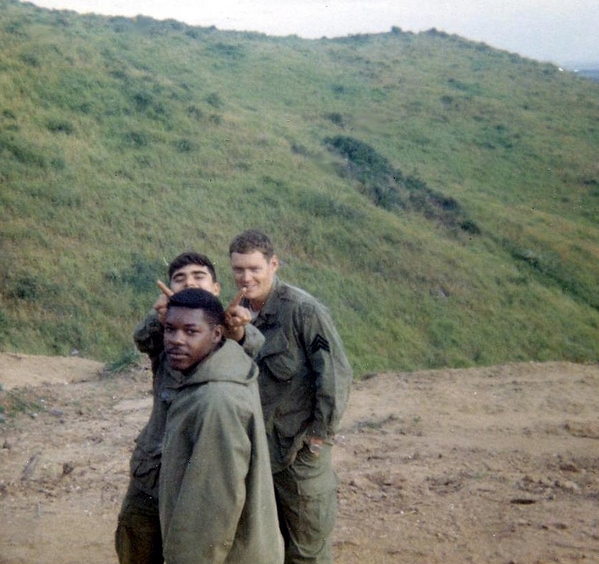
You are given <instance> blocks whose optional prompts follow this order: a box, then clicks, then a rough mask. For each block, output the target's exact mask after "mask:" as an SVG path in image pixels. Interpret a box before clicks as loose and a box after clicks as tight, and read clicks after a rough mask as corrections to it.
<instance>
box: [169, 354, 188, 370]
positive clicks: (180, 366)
mask: <svg viewBox="0 0 599 564" xmlns="http://www.w3.org/2000/svg"><path fill="white" fill-rule="evenodd" d="M168 365H169V366H170V367H171V368H172V369H173V370H179V371H182V370H187V368H189V367H190V366H191V363H190V362H189V359H188V358H187V357H184V356H175V357H173V356H169V357H168Z"/></svg>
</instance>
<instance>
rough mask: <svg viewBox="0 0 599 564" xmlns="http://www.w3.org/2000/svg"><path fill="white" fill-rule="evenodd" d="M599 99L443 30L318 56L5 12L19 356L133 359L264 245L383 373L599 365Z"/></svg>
mask: <svg viewBox="0 0 599 564" xmlns="http://www.w3.org/2000/svg"><path fill="white" fill-rule="evenodd" d="M598 146H599V84H596V83H594V82H592V81H589V80H585V79H582V78H579V77H577V76H576V75H574V74H572V73H567V72H559V70H558V69H557V68H556V67H553V66H551V65H547V64H541V63H537V62H535V61H531V60H527V59H523V58H521V57H519V56H516V55H513V54H510V53H506V52H502V51H497V50H494V49H491V48H489V47H488V46H486V45H484V44H479V43H472V42H468V41H465V40H463V39H461V38H459V37H456V36H449V35H446V34H444V33H440V32H437V31H435V30H430V31H429V32H426V33H421V34H412V33H404V32H402V31H401V30H400V29H399V28H392V30H391V32H390V33H387V34H377V35H359V36H350V37H347V38H342V39H334V40H329V39H325V38H323V39H321V40H317V41H313V40H302V39H299V38H297V37H286V38H275V37H267V36H264V35H260V34H254V33H237V32H223V31H219V30H217V29H215V28H198V27H191V26H187V25H184V24H181V23H179V22H175V21H164V22H158V21H154V20H152V19H150V18H145V17H137V18H135V19H127V18H121V17H116V18H114V17H113V18H110V17H100V16H93V15H89V16H82V15H78V14H75V13H70V12H58V11H47V10H43V9H39V8H36V7H34V6H32V5H30V4H21V3H18V2H16V1H15V0H0V182H1V185H0V203H1V207H0V237H1V244H2V247H1V254H0V268H1V271H2V278H0V299H1V301H0V348H1V349H2V350H5V351H20V352H24V353H38V354H41V353H44V354H62V355H65V354H70V353H71V351H72V350H74V349H76V350H77V351H79V354H81V355H83V356H87V357H90V358H96V359H100V360H106V361H110V360H112V361H114V360H115V359H118V358H121V357H123V356H126V355H127V354H128V352H129V351H130V350H131V346H132V344H131V337H130V335H131V331H132V329H133V327H134V325H135V323H136V322H137V320H139V319H140V318H141V317H142V316H143V315H144V314H145V313H146V311H147V310H148V309H149V308H150V307H151V304H152V303H153V301H154V298H155V295H156V293H157V290H156V287H155V280H156V278H158V277H164V276H165V263H167V262H168V261H169V260H170V259H172V258H173V257H174V256H175V255H176V254H178V253H179V252H181V251H183V250H186V249H197V250H201V251H204V252H206V253H207V254H209V255H210V256H211V257H213V259H214V260H215V261H216V263H217V267H218V269H219V273H220V278H221V281H222V282H223V285H224V288H225V291H224V299H225V300H226V299H227V298H229V297H230V296H231V295H232V293H233V288H232V284H231V277H230V273H229V268H228V257H227V248H228V243H229V241H230V240H231V238H232V237H233V236H234V235H235V234H236V233H237V232H239V231H240V230H242V229H245V228H247V227H259V228H262V229H264V230H265V231H267V232H269V233H270V234H271V235H272V236H273V238H274V240H275V242H276V243H277V246H278V248H279V255H280V258H281V259H282V261H283V268H282V269H281V277H282V278H284V279H285V280H287V281H289V282H291V283H295V284H297V285H300V286H302V287H304V288H305V289H307V290H308V291H310V292H312V293H313V294H314V295H316V296H318V297H319V298H321V299H322V301H323V302H325V303H326V304H327V305H328V306H329V307H330V309H331V310H332V313H333V316H334V318H335V320H336V323H337V325H338V327H339V329H340V332H341V334H342V337H343V339H344V341H345V343H346V346H347V349H348V352H349V354H350V357H351V359H352V361H353V363H354V366H355V367H356V373H357V374H358V375H360V374H363V373H364V372H367V371H375V370H384V369H402V370H410V369H416V368H426V367H440V366H449V367H459V366H471V365H482V364H494V363H499V362H507V361H517V360H518V361H519V360H540V361H544V360H553V359H564V360H573V361H596V360H597V359H598V358H599V339H598V337H599V330H598V328H599V288H598V286H597V283H596V281H597V280H598V279H599V261H598V258H599V257H598V255H599V230H598V228H597V225H598V220H599V170H598V165H597V159H596V155H597V149H598Z"/></svg>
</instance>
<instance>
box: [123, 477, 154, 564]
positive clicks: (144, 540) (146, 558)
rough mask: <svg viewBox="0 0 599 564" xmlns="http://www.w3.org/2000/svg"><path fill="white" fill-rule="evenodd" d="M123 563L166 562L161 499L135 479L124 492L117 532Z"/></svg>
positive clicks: (145, 563)
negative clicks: (143, 490)
mask: <svg viewBox="0 0 599 564" xmlns="http://www.w3.org/2000/svg"><path fill="white" fill-rule="evenodd" d="M115 548H116V552H117V555H118V557H119V563H120V564H163V562H164V559H163V558H162V536H161V534H160V519H159V516H158V500H157V499H155V498H153V497H152V496H149V495H147V494H145V493H144V492H142V491H141V490H140V489H138V488H137V487H136V486H135V485H134V484H133V483H130V484H129V489H128V490H127V493H126V494H125V499H124V500H123V504H122V506H121V512H120V514H119V520H118V525H117V529H116V533H115Z"/></svg>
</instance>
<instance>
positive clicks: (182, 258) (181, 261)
mask: <svg viewBox="0 0 599 564" xmlns="http://www.w3.org/2000/svg"><path fill="white" fill-rule="evenodd" d="M188 264H197V265H199V266H205V267H206V268H207V269H208V272H210V275H211V276H212V280H213V281H214V282H216V281H217V280H216V269H215V268H214V265H213V264H212V261H211V260H210V259H209V258H208V257H207V256H206V255H203V254H202V253H195V252H193V251H187V252H185V253H181V254H180V255H179V256H177V257H175V258H174V259H173V260H172V261H171V263H170V264H169V265H168V279H169V280H170V279H171V278H172V277H173V274H175V272H177V270H179V269H180V268H183V267H184V266H187V265H188Z"/></svg>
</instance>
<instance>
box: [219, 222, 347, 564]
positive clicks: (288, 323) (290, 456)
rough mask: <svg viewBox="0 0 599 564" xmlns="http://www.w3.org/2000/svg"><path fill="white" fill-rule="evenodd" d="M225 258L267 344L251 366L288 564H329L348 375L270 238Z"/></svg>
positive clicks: (337, 344) (330, 328)
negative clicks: (335, 453)
mask: <svg viewBox="0 0 599 564" xmlns="http://www.w3.org/2000/svg"><path fill="white" fill-rule="evenodd" d="M229 256H230V259H231V267H232V270H233V277H234V279H235V284H236V285H237V287H238V288H239V289H242V290H243V292H244V298H243V300H242V302H241V304H242V305H244V306H246V307H248V308H249V310H250V313H251V316H252V324H253V325H255V327H257V328H258V329H259V330H260V332H261V333H262V334H263V335H264V337H265V339H266V342H265V344H264V346H263V347H262V349H261V350H260V352H259V353H258V356H257V357H256V363H257V364H258V367H259V369H260V376H259V385H260V397H261V401H262V410H263V412H264V418H265V422H266V433H267V436H268V442H269V448H270V457H271V466H272V471H273V481H274V485H275V494H276V497H277V504H278V508H279V523H280V526H281V531H282V533H283V538H284V539H285V564H300V563H301V564H307V563H313V564H328V563H331V562H332V561H333V559H332V550H331V533H332V530H333V527H334V523H335V516H336V507H337V506H336V490H337V479H336V475H335V472H334V470H333V467H332V462H331V449H332V445H333V438H334V435H335V432H336V430H337V427H338V424H339V421H340V419H341V416H342V414H343V412H344V410H345V407H346V404H347V399H348V395H349V389H350V384H351V381H352V370H351V367H350V365H349V362H348V359H347V356H346V354H345V351H344V348H343V344H342V342H341V339H340V337H339V335H338V333H337V331H336V329H335V326H334V325H333V322H332V320H331V316H330V314H329V312H328V310H327V309H326V308H325V307H324V306H323V305H322V304H320V303H319V302H318V301H317V300H316V299H315V298H314V297H312V296H311V295H309V294H307V293H306V292H304V291H303V290H300V289H299V288H295V287H293V286H290V285H288V284H285V283H284V282H282V281H281V280H279V279H278V278H277V276H276V273H277V270H278V268H279V261H278V258H277V256H276V254H275V251H274V247H273V244H272V242H271V240H270V238H269V237H268V236H267V235H265V234H264V233H262V232H261V231H258V230H253V229H252V230H248V231H245V232H243V233H241V234H240V235H238V236H237V237H235V239H234V240H233V241H232V243H231V245H230V247H229Z"/></svg>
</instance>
